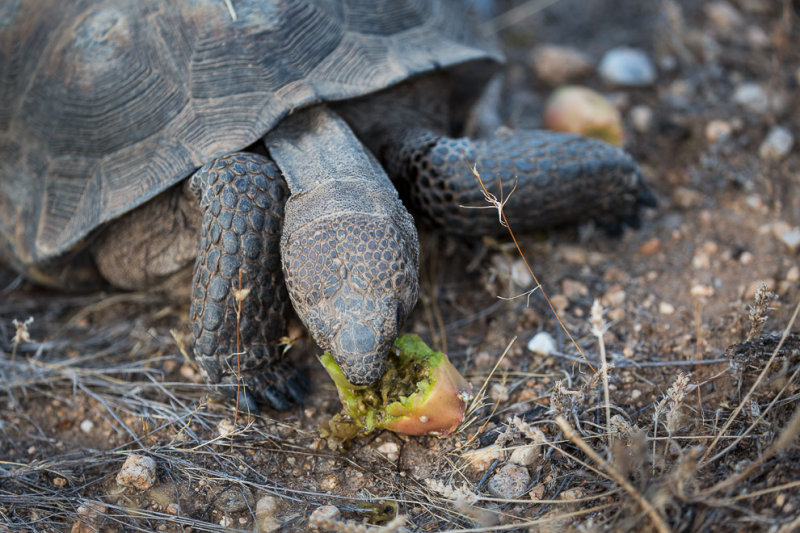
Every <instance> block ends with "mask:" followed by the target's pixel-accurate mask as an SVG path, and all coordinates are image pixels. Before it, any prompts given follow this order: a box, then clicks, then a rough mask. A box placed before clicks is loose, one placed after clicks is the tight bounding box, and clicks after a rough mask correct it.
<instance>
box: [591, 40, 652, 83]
mask: <svg viewBox="0 0 800 533" xmlns="http://www.w3.org/2000/svg"><path fill="white" fill-rule="evenodd" d="M599 70H600V75H601V76H602V77H603V79H604V80H606V81H607V82H608V83H611V84H613V85H620V86H623V87H646V86H648V85H652V84H653V82H655V81H656V69H655V67H654V66H653V62H652V61H650V58H649V57H648V56H647V54H646V53H645V52H644V51H642V50H640V49H638V48H628V47H620V48H613V49H611V50H609V51H608V52H606V54H605V55H604V56H603V59H602V60H601V61H600V68H599Z"/></svg>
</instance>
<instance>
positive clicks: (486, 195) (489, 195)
mask: <svg viewBox="0 0 800 533" xmlns="http://www.w3.org/2000/svg"><path fill="white" fill-rule="evenodd" d="M461 155H462V156H463V157H464V161H465V162H466V163H467V166H468V167H469V169H470V171H471V172H472V175H473V176H475V178H477V180H478V183H479V184H480V186H481V189H482V190H483V196H484V198H486V201H487V202H489V203H490V204H492V205H493V206H494V207H495V208H497V212H498V215H499V217H500V219H501V222H502V224H503V225H504V226H505V227H506V229H507V230H508V234H509V235H510V236H511V240H512V241H514V246H515V247H516V248H517V253H519V256H520V257H521V258H522V261H523V262H524V263H525V268H527V269H528V272H529V273H530V275H531V277H532V278H533V282H534V283H535V284H536V286H537V287H539V289H540V290H541V291H542V296H543V297H544V299H545V301H546V302H547V305H548V306H549V307H550V311H552V312H553V316H555V317H556V321H557V322H558V325H559V326H561V329H562V330H563V331H564V333H565V334H566V335H567V337H569V340H570V342H571V343H572V345H573V346H575V349H576V350H578V353H579V354H581V357H583V360H584V361H585V362H586V364H587V365H589V368H591V369H592V372H595V368H594V366H592V364H591V363H590V362H589V360H588V359H587V358H586V355H585V354H584V353H583V350H581V347H580V346H578V343H577V342H575V339H573V338H572V335H571V334H570V332H569V330H567V326H565V325H564V322H563V321H562V320H561V317H560V316H558V313H557V312H556V308H555V307H553V304H552V303H551V302H550V298H549V297H548V296H547V292H545V290H544V287H542V284H541V283H539V280H538V279H537V278H536V274H534V273H533V269H532V268H531V266H530V265H529V264H528V259H527V258H526V257H525V254H524V253H522V248H521V247H520V245H519V242H517V237H516V235H514V232H513V231H512V230H511V225H510V224H509V223H508V219H507V218H506V213H505V211H504V210H503V205H504V203H505V200H504V199H503V181H502V180H501V179H499V178H498V180H497V182H498V183H499V185H500V200H499V201H498V200H497V198H496V197H495V196H494V195H493V194H492V193H490V192H489V191H488V190H487V189H486V186H485V185H484V184H483V179H481V175H480V174H479V173H478V168H477V164H476V166H472V165H471V164H470V162H469V160H468V159H467V155H466V154H465V153H464V152H463V150H462V152H461ZM512 192H513V191H512Z"/></svg>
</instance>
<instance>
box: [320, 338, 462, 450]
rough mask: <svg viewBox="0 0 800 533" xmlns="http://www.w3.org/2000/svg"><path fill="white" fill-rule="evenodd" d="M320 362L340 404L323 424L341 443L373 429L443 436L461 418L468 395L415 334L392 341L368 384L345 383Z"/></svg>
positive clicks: (445, 362)
mask: <svg viewBox="0 0 800 533" xmlns="http://www.w3.org/2000/svg"><path fill="white" fill-rule="evenodd" d="M321 361H322V364H323V366H324V367H325V370H327V372H328V374H329V375H330V376H331V378H332V379H333V381H334V383H335V384H336V389H337V391H338V393H339V399H340V400H341V401H342V406H343V412H342V413H341V414H339V415H336V416H335V417H334V418H333V419H332V420H331V421H330V422H329V428H330V434H331V435H332V436H334V437H336V438H339V439H342V440H347V439H349V438H352V437H355V436H357V435H366V434H368V433H370V432H372V431H374V430H376V429H389V430H391V431H396V432H398V433H406V434H409V435H447V434H449V433H451V432H453V431H454V430H455V429H456V428H457V427H458V425H459V424H460V423H461V421H462V420H463V419H464V411H465V410H466V404H467V401H468V400H469V398H470V397H471V394H472V387H471V386H470V384H469V383H468V382H467V381H466V380H465V379H464V378H463V377H462V376H461V375H460V374H459V373H458V371H457V370H456V368H455V367H454V366H453V364H452V363H450V361H449V359H448V358H447V356H446V355H445V354H443V353H441V352H436V351H434V350H431V349H430V348H429V347H428V346H426V345H425V343H424V342H422V340H421V339H420V338H419V337H418V336H416V335H403V336H401V337H399V338H398V339H397V340H396V341H395V344H394V348H393V349H392V352H391V353H390V355H389V357H388V360H387V366H386V371H385V372H384V374H383V376H382V377H381V379H380V381H378V382H377V383H375V384H373V385H369V386H354V385H351V384H350V383H349V382H348V381H347V380H346V379H345V377H344V374H342V372H341V370H340V369H339V367H338V366H337V365H336V362H335V361H334V360H333V357H332V356H331V355H330V354H328V353H325V354H324V355H323V356H322V358H321Z"/></svg>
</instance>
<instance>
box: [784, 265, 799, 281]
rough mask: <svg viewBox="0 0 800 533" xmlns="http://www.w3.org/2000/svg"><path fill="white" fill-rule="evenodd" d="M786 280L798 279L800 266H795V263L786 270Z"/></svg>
mask: <svg viewBox="0 0 800 533" xmlns="http://www.w3.org/2000/svg"><path fill="white" fill-rule="evenodd" d="M786 281H788V282H791V283H795V282H797V281H800V268H797V265H794V266H793V267H792V268H790V269H789V270H788V271H787V272H786Z"/></svg>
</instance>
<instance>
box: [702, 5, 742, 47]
mask: <svg viewBox="0 0 800 533" xmlns="http://www.w3.org/2000/svg"><path fill="white" fill-rule="evenodd" d="M705 11H706V17H708V20H709V22H711V25H712V26H713V27H714V31H715V33H716V34H717V35H718V36H719V37H725V38H731V37H732V36H733V32H734V31H737V30H740V29H741V28H742V27H744V17H742V14H741V13H739V12H738V11H737V10H736V8H735V7H733V6H732V5H730V4H729V3H728V2H723V1H718V2H710V3H708V4H706V6H705Z"/></svg>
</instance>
